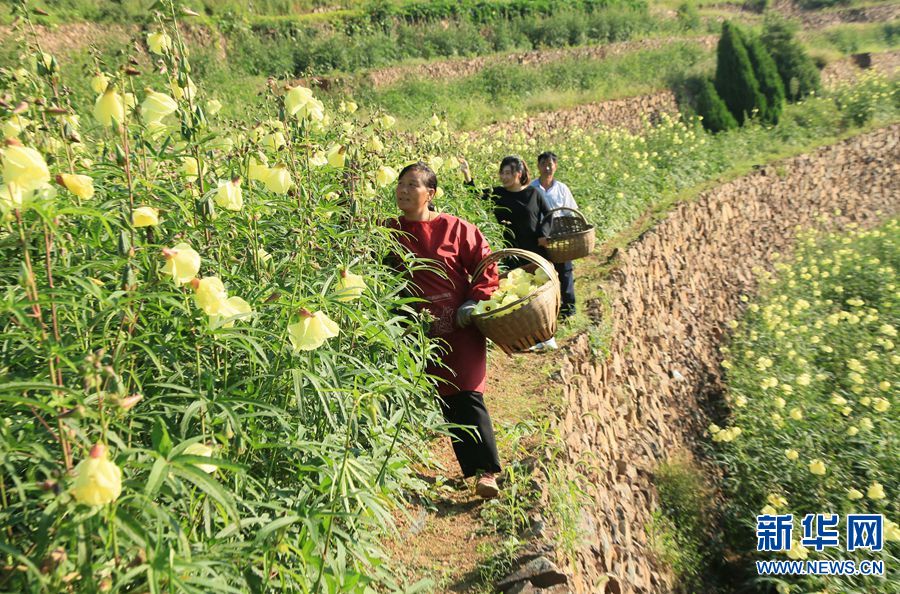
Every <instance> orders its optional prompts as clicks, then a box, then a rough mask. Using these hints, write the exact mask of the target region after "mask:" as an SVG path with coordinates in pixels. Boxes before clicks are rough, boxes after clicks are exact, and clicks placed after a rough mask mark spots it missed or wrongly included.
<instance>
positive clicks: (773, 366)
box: [709, 219, 900, 592]
mask: <svg viewBox="0 0 900 594" xmlns="http://www.w3.org/2000/svg"><path fill="white" fill-rule="evenodd" d="M898 238H900V221H898V220H897V219H893V220H891V221H890V222H888V223H887V224H885V225H884V226H882V227H880V228H876V229H874V230H868V231H866V230H859V229H854V230H852V231H851V232H849V233H847V234H828V235H825V234H814V233H810V232H807V233H805V234H803V235H802V236H801V237H800V239H799V241H798V244H797V248H796V254H795V255H794V256H793V257H792V258H791V259H790V260H788V261H777V262H776V264H775V273H774V274H771V273H767V272H766V271H763V270H760V271H759V274H760V276H761V286H762V289H761V294H760V296H759V298H758V299H756V300H754V301H753V302H750V303H749V304H748V306H747V310H746V312H745V314H744V315H743V317H742V319H741V320H740V321H735V322H732V327H733V328H735V334H734V337H733V339H732V343H731V345H730V346H727V347H723V352H724V357H725V358H724V360H723V362H722V365H723V367H724V368H725V369H726V375H727V385H728V394H727V403H728V406H729V409H730V416H729V417H728V422H727V424H726V425H725V426H718V425H711V426H710V427H709V433H710V435H711V439H712V441H713V442H716V443H715V444H714V445H715V446H716V447H715V452H716V458H717V460H718V461H719V462H720V463H721V464H722V465H723V467H724V470H725V483H724V484H725V489H726V495H727V498H728V506H727V507H726V512H725V513H726V518H725V519H726V526H727V527H728V534H727V542H728V545H729V546H730V547H732V548H733V550H735V551H737V552H744V551H748V550H749V551H755V548H754V547H755V544H756V538H755V528H756V516H757V514H775V513H793V514H794V519H795V524H796V526H795V529H794V538H793V542H792V546H791V549H790V551H788V552H787V557H789V558H791V559H807V558H808V559H828V558H838V559H840V558H856V559H857V560H859V559H867V558H870V559H871V558H874V559H878V558H880V559H883V560H884V561H885V565H886V567H887V568H888V569H887V571H888V572H890V571H892V570H891V568H892V567H893V568H895V567H896V562H897V555H898V552H900V545H898V541H900V528H898V525H897V521H898V519H900V506H898V501H900V499H898V497H897V493H898V490H900V465H898V460H900V441H898V435H900V410H898V408H900V407H898V403H897V400H896V396H897V393H898V386H900V352H898V350H897V346H898V345H897V343H898V337H897V330H898V327H900V285H898V284H897V270H898V266H900V245H898ZM807 513H837V514H840V515H841V517H842V521H841V532H842V533H843V528H844V518H845V517H846V514H848V513H880V514H884V515H885V517H886V524H885V529H884V530H885V541H886V544H885V548H884V550H883V551H881V552H877V553H873V552H871V551H861V552H860V551H857V552H853V553H847V552H845V551H844V550H843V549H825V550H824V551H823V552H816V551H815V550H813V549H807V548H806V547H804V546H802V545H801V543H800V542H799V541H800V536H802V534H803V532H802V530H801V527H800V524H799V522H800V520H801V519H802V518H803V516H804V515H805V514H807ZM755 554H756V555H759V556H760V557H759V558H771V557H772V556H773V555H775V554H773V553H755ZM848 587H849V588H852V591H859V592H874V591H877V592H889V591H890V592H895V591H897V588H898V583H897V581H896V580H895V579H893V578H888V579H887V580H884V579H881V578H860V579H859V580H858V581H857V580H855V579H854V580H853V581H848V578H831V579H826V578H817V579H812V578H808V579H807V580H806V581H802V580H799V579H798V580H797V581H795V582H790V583H789V582H787V581H785V582H780V583H779V584H778V591H779V592H806V591H812V590H821V589H823V588H824V589H829V588H836V589H837V590H839V591H848V590H847V588H848ZM828 591H831V590H830V589H829V590H828Z"/></svg>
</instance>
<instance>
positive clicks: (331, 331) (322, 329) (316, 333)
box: [288, 311, 340, 351]
mask: <svg viewBox="0 0 900 594" xmlns="http://www.w3.org/2000/svg"><path fill="white" fill-rule="evenodd" d="M339 332H340V328H338V325H337V324H336V323H334V321H332V320H331V319H330V318H329V317H328V316H326V315H325V314H324V313H322V312H321V311H317V312H315V313H313V314H310V315H304V316H303V318H302V319H301V320H300V321H299V322H297V323H295V324H291V325H290V326H288V337H289V338H290V341H291V344H292V345H293V346H294V348H295V349H297V350H298V351H311V350H314V349H317V348H319V347H320V346H322V344H323V343H324V342H325V341H326V340H328V339H329V338H333V337H335V336H337V335H338V333H339Z"/></svg>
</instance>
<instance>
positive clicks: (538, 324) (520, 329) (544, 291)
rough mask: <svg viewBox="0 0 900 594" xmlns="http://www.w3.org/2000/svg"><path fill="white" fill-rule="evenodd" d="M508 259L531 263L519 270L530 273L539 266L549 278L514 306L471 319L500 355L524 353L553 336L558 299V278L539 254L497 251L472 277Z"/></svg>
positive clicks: (557, 311)
mask: <svg viewBox="0 0 900 594" xmlns="http://www.w3.org/2000/svg"><path fill="white" fill-rule="evenodd" d="M507 257H517V258H521V259H523V260H528V261H529V262H532V264H528V265H526V266H523V267H522V268H524V269H525V270H527V271H528V272H533V271H534V270H536V269H537V268H538V267H540V268H542V269H543V270H544V272H545V273H547V276H548V277H549V279H550V280H548V281H547V282H546V283H544V284H543V285H541V286H540V287H538V288H537V289H535V290H534V291H532V292H531V293H530V294H529V295H526V296H525V297H522V298H521V299H519V300H518V301H516V302H514V303H510V304H509V305H507V306H505V307H501V308H499V309H495V310H493V311H491V312H488V313H483V314H474V315H473V316H472V321H473V323H474V324H475V326H476V327H477V328H478V329H479V330H480V331H481V333H482V334H484V335H485V336H487V337H488V338H490V339H491V340H492V341H494V343H496V344H497V346H499V347H500V348H501V349H503V352H505V353H506V354H511V353H513V352H514V351H517V350H519V351H523V350H526V349H528V348H529V347H532V346H534V345H536V344H537V343H539V342H544V341H545V340H550V339H551V338H552V337H553V335H554V334H555V333H556V318H557V316H558V315H559V302H560V298H559V279H558V278H557V276H556V270H555V269H554V268H553V265H552V264H550V262H548V261H547V260H545V259H544V258H542V257H540V256H539V255H537V254H535V253H533V252H529V251H526V250H520V249H505V250H498V251H496V252H494V253H492V254H491V255H489V256H488V257H486V258H485V259H484V260H482V261H481V263H480V264H478V267H477V268H476V269H475V273H474V274H473V275H472V276H475V277H477V276H479V275H480V274H481V273H482V271H483V270H484V269H485V268H486V267H488V266H490V265H491V264H493V263H495V262H498V261H499V260H501V259H503V258H507ZM504 276H505V275H504Z"/></svg>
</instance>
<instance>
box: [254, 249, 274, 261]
mask: <svg viewBox="0 0 900 594" xmlns="http://www.w3.org/2000/svg"><path fill="white" fill-rule="evenodd" d="M256 257H257V258H259V261H260V262H268V261H269V260H271V259H272V254H270V253H269V252H267V251H266V250H264V249H263V248H259V249H258V250H256Z"/></svg>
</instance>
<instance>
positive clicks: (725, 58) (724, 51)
mask: <svg viewBox="0 0 900 594" xmlns="http://www.w3.org/2000/svg"><path fill="white" fill-rule="evenodd" d="M716 55H717V63H716V78H715V85H716V91H718V92H719V96H720V97H721V98H722V100H723V101H725V105H727V106H728V111H730V112H731V114H732V115H733V116H734V119H736V120H737V121H738V123H740V124H743V123H744V120H746V119H747V118H749V117H750V116H751V115H752V114H753V110H754V109H758V110H759V111H760V113H762V112H764V111H765V110H766V98H765V96H764V95H763V94H762V93H761V92H760V90H759V82H757V80H756V76H755V75H754V74H753V64H752V63H751V62H750V55H749V54H748V53H747V48H746V47H744V42H743V41H742V40H741V36H740V34H739V33H738V31H737V28H736V27H735V26H734V25H732V24H731V23H729V22H728V21H725V23H724V24H723V25H722V37H720V38H719V46H718V47H717V48H716Z"/></svg>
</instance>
